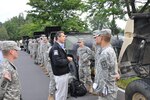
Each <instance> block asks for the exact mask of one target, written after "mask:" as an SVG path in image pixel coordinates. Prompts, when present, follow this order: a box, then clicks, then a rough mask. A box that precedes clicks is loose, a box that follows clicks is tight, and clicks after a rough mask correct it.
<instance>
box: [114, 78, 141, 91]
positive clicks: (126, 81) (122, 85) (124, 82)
mask: <svg viewBox="0 0 150 100" xmlns="http://www.w3.org/2000/svg"><path fill="white" fill-rule="evenodd" d="M137 79H140V78H139V77H133V78H128V79H120V80H119V81H117V85H118V87H120V88H122V89H125V88H126V87H127V85H128V84H129V83H130V82H132V81H134V80H137Z"/></svg>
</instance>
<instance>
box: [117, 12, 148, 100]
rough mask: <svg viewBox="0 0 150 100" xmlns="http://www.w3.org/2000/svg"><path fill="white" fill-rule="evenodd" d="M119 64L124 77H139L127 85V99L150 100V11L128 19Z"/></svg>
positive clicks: (133, 15)
mask: <svg viewBox="0 0 150 100" xmlns="http://www.w3.org/2000/svg"><path fill="white" fill-rule="evenodd" d="M118 65H119V68H120V72H121V77H122V78H129V77H139V79H137V80H134V81H132V82H130V83H129V84H128V86H127V87H126V90H125V100H150V13H145V14H143V13H142V14H140V13H136V14H132V17H131V19H129V20H128V21H127V24H126V27H125V32H124V41H123V44H122V48H121V51H120V54H119V58H118Z"/></svg>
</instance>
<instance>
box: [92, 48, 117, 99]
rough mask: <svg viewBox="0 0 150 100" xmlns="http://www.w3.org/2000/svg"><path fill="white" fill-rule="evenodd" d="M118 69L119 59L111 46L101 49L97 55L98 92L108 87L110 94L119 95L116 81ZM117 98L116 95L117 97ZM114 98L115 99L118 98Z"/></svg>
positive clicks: (96, 78) (96, 75)
mask: <svg viewBox="0 0 150 100" xmlns="http://www.w3.org/2000/svg"><path fill="white" fill-rule="evenodd" d="M116 68H117V58H116V54H115V51H114V50H113V48H112V47H111V46H107V47H105V48H99V49H98V50H97V51H96V55H95V69H96V70H95V73H96V74H95V81H94V83H96V84H97V88H96V89H97V92H99V90H101V88H103V87H104V86H105V85H107V87H108V94H113V93H117V86H116V80H115V77H114V75H115V74H116V73H115V70H116ZM115 96H116V95H115ZM115 96H114V98H116V97H115Z"/></svg>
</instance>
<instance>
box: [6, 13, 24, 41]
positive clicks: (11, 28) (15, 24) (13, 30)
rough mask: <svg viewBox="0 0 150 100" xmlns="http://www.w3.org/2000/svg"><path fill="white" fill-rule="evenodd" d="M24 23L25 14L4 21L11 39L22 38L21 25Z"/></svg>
mask: <svg viewBox="0 0 150 100" xmlns="http://www.w3.org/2000/svg"><path fill="white" fill-rule="evenodd" d="M24 23H25V19H24V17H23V14H20V15H19V16H18V17H17V16H15V17H13V18H11V19H10V20H8V21H6V22H5V23H4V27H5V28H6V30H7V33H8V35H9V37H10V39H15V40H16V39H19V38H20V37H19V35H18V32H19V27H21V26H22V25H23V24H24Z"/></svg>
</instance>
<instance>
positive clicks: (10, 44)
mask: <svg viewBox="0 0 150 100" xmlns="http://www.w3.org/2000/svg"><path fill="white" fill-rule="evenodd" d="M13 49H14V50H17V51H18V50H21V48H20V47H18V46H17V43H16V42H15V41H3V45H2V50H13Z"/></svg>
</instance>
